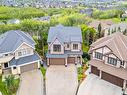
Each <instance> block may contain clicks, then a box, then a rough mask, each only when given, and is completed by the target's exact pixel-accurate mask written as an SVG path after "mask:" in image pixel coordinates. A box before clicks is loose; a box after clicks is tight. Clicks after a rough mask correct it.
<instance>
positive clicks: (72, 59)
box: [67, 57, 75, 64]
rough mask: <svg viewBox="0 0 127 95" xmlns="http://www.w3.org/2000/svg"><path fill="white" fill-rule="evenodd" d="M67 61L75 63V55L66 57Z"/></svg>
mask: <svg viewBox="0 0 127 95" xmlns="http://www.w3.org/2000/svg"><path fill="white" fill-rule="evenodd" d="M67 63H68V64H75V57H69V58H68V59H67Z"/></svg>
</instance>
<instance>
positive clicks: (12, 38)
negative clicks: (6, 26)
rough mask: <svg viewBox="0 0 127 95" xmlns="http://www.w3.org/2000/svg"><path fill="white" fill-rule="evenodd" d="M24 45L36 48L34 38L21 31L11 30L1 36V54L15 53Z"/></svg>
mask: <svg viewBox="0 0 127 95" xmlns="http://www.w3.org/2000/svg"><path fill="white" fill-rule="evenodd" d="M22 43H26V44H28V45H30V46H31V47H33V48H34V45H35V42H34V40H33V39H32V37H31V36H30V35H28V34H26V33H24V32H22V31H20V30H11V31H8V32H6V33H4V34H2V35H0V53H8V52H14V51H15V50H16V49H17V48H18V47H19V46H20V45H21V44H22Z"/></svg>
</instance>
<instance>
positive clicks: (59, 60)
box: [49, 58, 65, 65]
mask: <svg viewBox="0 0 127 95" xmlns="http://www.w3.org/2000/svg"><path fill="white" fill-rule="evenodd" d="M49 64H50V65H65V59H64V58H50V59H49Z"/></svg>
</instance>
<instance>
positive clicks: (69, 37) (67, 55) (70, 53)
mask: <svg viewBox="0 0 127 95" xmlns="http://www.w3.org/2000/svg"><path fill="white" fill-rule="evenodd" d="M47 42H48V52H47V65H65V66H67V64H82V54H83V53H82V33H81V29H80V28H78V27H66V26H62V25H57V26H55V27H51V28H50V30H49V34H48V40H47Z"/></svg>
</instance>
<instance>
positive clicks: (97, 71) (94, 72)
mask: <svg viewBox="0 0 127 95" xmlns="http://www.w3.org/2000/svg"><path fill="white" fill-rule="evenodd" d="M91 73H93V74H95V75H97V76H99V75H100V70H98V69H97V67H94V66H91Z"/></svg>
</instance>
